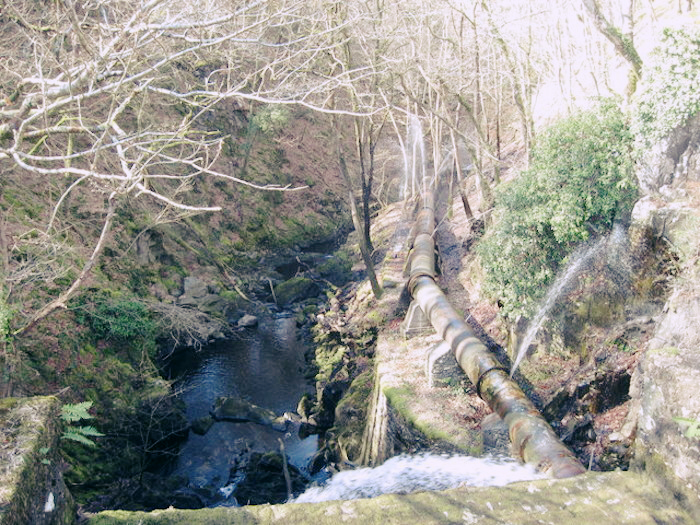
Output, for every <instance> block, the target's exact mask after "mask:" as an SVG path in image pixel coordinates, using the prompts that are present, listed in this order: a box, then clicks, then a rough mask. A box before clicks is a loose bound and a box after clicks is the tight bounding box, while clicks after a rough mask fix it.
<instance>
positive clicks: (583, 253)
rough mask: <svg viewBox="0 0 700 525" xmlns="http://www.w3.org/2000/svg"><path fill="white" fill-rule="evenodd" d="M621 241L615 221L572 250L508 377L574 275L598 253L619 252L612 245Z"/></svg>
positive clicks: (569, 287) (568, 289) (622, 234)
mask: <svg viewBox="0 0 700 525" xmlns="http://www.w3.org/2000/svg"><path fill="white" fill-rule="evenodd" d="M624 242H626V236H625V231H624V228H623V227H622V226H620V225H619V224H615V225H614V227H613V230H612V232H611V233H610V234H609V235H605V236H602V237H600V238H598V239H597V240H595V241H593V242H590V243H586V244H584V245H583V246H581V247H580V248H578V249H577V250H576V251H574V253H573V254H572V255H571V257H570V261H569V264H567V265H566V266H565V267H564V268H563V269H562V270H561V271H560V272H559V273H558V274H557V277H556V279H555V280H554V283H552V285H551V286H550V287H549V290H548V291H547V295H545V297H544V299H543V300H542V303H541V304H540V307H539V309H538V310H537V313H536V314H535V316H534V317H533V318H532V321H531V322H530V325H529V326H528V330H527V332H526V333H525V337H524V338H523V340H522V342H521V343H520V345H519V346H518V352H517V354H516V357H515V361H514V362H513V366H512V367H511V369H510V377H513V374H515V371H516V370H517V368H518V365H519V364H520V363H521V362H522V360H523V358H524V357H525V356H526V355H527V351H528V349H529V347H530V345H531V344H532V342H533V341H534V340H535V337H537V333H538V332H539V331H540V328H542V324H543V323H544V320H545V319H546V318H547V315H548V314H549V313H550V312H551V311H552V309H553V308H554V307H555V306H556V305H557V304H558V303H559V301H560V300H561V299H562V298H563V297H565V296H566V295H567V294H568V293H569V292H571V290H572V288H573V287H574V285H575V284H576V283H577V281H576V278H577V277H578V276H579V275H581V273H582V272H584V271H586V270H588V269H589V267H590V265H591V263H592V262H593V261H595V260H596V259H598V258H599V256H600V255H601V253H603V252H605V251H606V250H607V251H608V252H609V253H608V255H612V254H613V253H616V252H619V250H615V248H616V247H617V246H619V245H621V244H622V243H624ZM608 258H610V257H608ZM623 263H624V261H623V260H617V261H608V264H609V265H610V264H615V265H618V266H622V265H623Z"/></svg>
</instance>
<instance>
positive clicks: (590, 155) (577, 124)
mask: <svg viewBox="0 0 700 525" xmlns="http://www.w3.org/2000/svg"><path fill="white" fill-rule="evenodd" d="M632 147H633V137H632V134H631V132H630V130H629V127H628V125H627V123H626V121H625V118H624V115H623V114H622V112H621V110H620V109H619V107H618V106H617V105H616V104H615V103H614V102H613V101H610V100H603V101H601V103H600V104H599V106H598V107H597V108H595V109H593V110H589V111H585V112H581V113H579V114H576V115H574V116H572V117H570V118H568V119H565V120H562V121H560V122H558V123H557V124H555V125H554V126H552V127H551V128H549V129H548V130H547V131H545V132H544V133H543V134H542V135H541V136H540V137H539V138H538V142H537V145H536V147H535V148H534V150H533V158H532V162H531V167H530V169H529V170H528V171H525V172H523V173H522V174H521V175H520V176H519V177H518V178H516V179H515V180H514V181H512V182H511V183H509V184H507V185H505V186H504V187H503V188H502V189H501V190H500V191H499V192H498V193H497V196H496V205H495V210H494V219H495V220H494V225H493V226H492V227H491V228H490V230H489V231H488V232H487V235H486V236H485V237H484V238H483V239H482V241H481V242H480V243H479V245H478V247H477V252H478V254H479V256H480V258H481V263H482V266H483V267H484V269H485V270H486V280H485V291H486V293H487V294H488V295H490V296H492V297H493V298H495V299H498V300H499V301H500V302H501V303H502V305H503V314H504V315H505V316H507V317H515V316H517V315H519V314H526V315H527V314H529V313H532V310H533V309H534V306H535V305H536V304H537V301H538V300H539V299H540V298H541V297H542V296H543V295H544V292H545V291H546V288H547V285H548V284H549V283H550V282H551V281H552V279H553V277H554V276H555V274H556V272H557V270H558V268H559V266H560V265H561V264H562V262H563V261H564V260H565V258H566V257H567V255H569V254H570V253H571V252H572V251H573V250H574V248H575V247H576V245H577V244H578V243H580V242H582V241H585V240H587V239H588V238H589V237H591V236H595V235H599V234H601V233H603V232H605V231H608V230H610V229H611V228H612V224H613V220H614V219H615V217H616V215H617V214H618V213H619V212H620V211H621V210H624V209H626V210H629V208H631V205H632V204H633V203H634V201H635V200H636V186H635V179H634V176H633V172H632Z"/></svg>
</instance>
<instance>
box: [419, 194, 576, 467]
mask: <svg viewBox="0 0 700 525" xmlns="http://www.w3.org/2000/svg"><path fill="white" fill-rule="evenodd" d="M431 193H432V192H431ZM426 201H427V202H431V203H432V202H433V201H432V199H429V200H428V199H426ZM427 219H428V217H426V216H423V217H422V218H421V221H420V222H421V226H420V228H419V229H418V232H417V235H416V237H415V240H414V242H413V249H412V250H411V253H410V255H409V267H410V272H409V280H408V289H409V291H410V293H411V296H412V297H413V298H414V300H415V301H416V302H417V303H418V305H419V306H420V307H421V309H422V310H423V313H424V314H425V315H426V316H427V317H428V319H430V322H431V324H432V325H433V328H435V330H436V332H437V333H438V334H439V335H440V336H441V337H442V338H443V340H444V341H446V342H447V343H449V345H450V347H451V348H452V351H453V352H454V355H455V359H456V360H457V362H458V363H459V366H460V367H461V368H462V370H464V372H465V373H466V375H467V377H468V378H469V380H470V381H471V382H472V383H473V384H474V385H475V387H476V390H477V392H478V394H479V396H480V397H481V398H482V399H483V400H484V401H486V403H487V404H488V405H489V406H490V407H491V409H492V410H493V411H494V412H496V413H497V414H498V415H499V416H500V417H501V418H502V419H503V420H504V421H505V422H506V424H507V425H508V431H509V435H510V440H511V443H512V444H513V449H514V451H515V452H516V453H517V454H518V456H520V458H521V459H522V460H523V461H524V462H526V463H529V464H531V465H534V466H535V468H537V470H539V471H540V472H543V473H545V474H547V475H549V476H551V477H554V478H566V477H571V476H576V475H578V474H582V473H583V472H585V468H584V467H583V465H582V464H581V462H580V461H579V460H578V459H577V458H576V456H574V454H573V453H572V452H571V451H570V450H569V449H568V448H567V447H566V446H565V445H564V444H563V443H562V442H561V440H560V439H559V438H558V437H557V435H556V434H555V432H554V431H553V430H552V428H551V427H550V426H549V424H548V423H547V421H546V420H545V419H544V418H543V417H542V415H541V414H540V413H539V411H538V410H537V408H536V407H535V406H534V405H533V404H532V402H531V401H530V400H529V399H528V398H527V396H526V395H525V394H524V393H523V391H522V390H521V389H520V387H519V386H518V385H517V383H515V382H514V381H513V380H512V379H511V378H510V376H509V375H508V371H507V370H506V369H505V368H504V367H503V366H502V365H501V363H500V362H499V361H498V359H496V357H495V356H494V355H493V353H492V352H490V351H489V349H488V348H487V347H486V346H485V345H484V344H483V343H482V342H481V341H480V340H479V338H477V337H476V336H475V335H474V333H473V332H472V331H471V329H470V328H469V326H468V325H467V324H466V323H465V322H464V320H463V319H462V317H461V316H460V315H459V314H458V313H457V312H456V311H455V310H454V308H453V307H452V306H451V305H450V303H449V301H448V300H447V297H445V294H444V293H443V292H442V290H440V288H439V286H438V285H437V284H436V282H435V275H436V274H435V254H434V252H435V244H434V240H433V238H432V233H433V228H434V223H433V224H428V220H427Z"/></svg>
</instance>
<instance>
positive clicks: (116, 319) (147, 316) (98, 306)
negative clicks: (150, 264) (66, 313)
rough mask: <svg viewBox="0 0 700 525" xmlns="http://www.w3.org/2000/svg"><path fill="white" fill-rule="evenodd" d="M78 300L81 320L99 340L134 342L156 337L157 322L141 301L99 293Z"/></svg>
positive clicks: (79, 320) (79, 319) (78, 314)
mask: <svg viewBox="0 0 700 525" xmlns="http://www.w3.org/2000/svg"><path fill="white" fill-rule="evenodd" d="M79 303H80V304H79V306H78V308H77V309H76V316H77V319H78V322H79V323H81V324H86V325H88V326H90V328H91V329H92V333H93V335H94V336H95V337H96V338H97V339H104V340H113V341H116V342H131V341H134V340H135V339H138V340H141V341H144V340H152V339H154V338H155V336H156V330H157V324H156V322H155V321H154V320H153V315H152V313H151V312H150V310H149V309H148V307H147V306H146V305H145V304H144V303H143V302H141V301H138V300H136V299H134V298H126V297H121V296H120V295H119V294H115V295H114V296H112V295H111V294H109V293H108V292H100V293H96V294H94V295H92V296H88V295H87V294H85V295H83V296H81V297H80V298H79Z"/></svg>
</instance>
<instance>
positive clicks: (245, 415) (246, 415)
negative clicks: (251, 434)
mask: <svg viewBox="0 0 700 525" xmlns="http://www.w3.org/2000/svg"><path fill="white" fill-rule="evenodd" d="M211 415H212V416H214V419H216V420H217V421H238V422H241V421H251V422H253V423H258V424H259V425H268V426H269V425H272V423H273V422H274V421H275V419H276V418H277V415H276V414H275V413H274V412H273V411H272V410H268V409H266V408H262V407H259V406H257V405H254V404H253V403H251V402H249V401H246V400H245V399H241V398H240V397H219V398H217V400H216V402H215V403H214V408H213V409H212V411H211Z"/></svg>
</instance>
